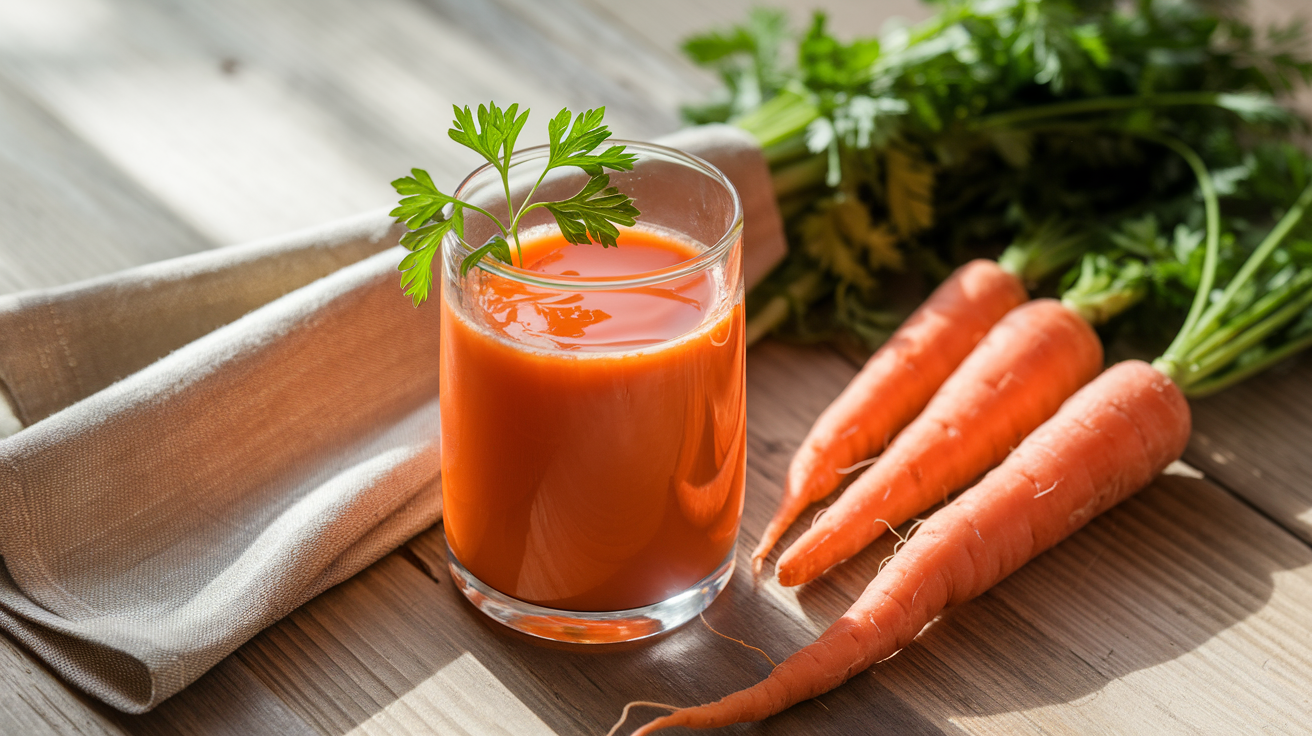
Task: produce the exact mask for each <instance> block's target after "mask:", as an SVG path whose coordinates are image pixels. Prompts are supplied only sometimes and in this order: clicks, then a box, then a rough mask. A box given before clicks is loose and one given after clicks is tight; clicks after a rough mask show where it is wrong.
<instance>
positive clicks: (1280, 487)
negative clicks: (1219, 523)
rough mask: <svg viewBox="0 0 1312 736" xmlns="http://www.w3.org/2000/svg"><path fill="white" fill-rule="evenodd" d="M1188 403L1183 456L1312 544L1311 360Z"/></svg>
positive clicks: (1296, 362)
mask: <svg viewBox="0 0 1312 736" xmlns="http://www.w3.org/2000/svg"><path fill="white" fill-rule="evenodd" d="M1190 405H1191V406H1192V407H1193V410H1194V433H1193V437H1192V439H1191V440H1190V442H1189V449H1188V451H1186V453H1185V459H1186V460H1188V461H1189V463H1190V464H1191V465H1194V466H1195V467H1198V468H1199V469H1201V470H1203V471H1204V472H1206V473H1207V475H1208V476H1209V477H1212V478H1215V479H1216V480H1217V481H1218V482H1219V483H1221V484H1222V485H1224V486H1225V487H1226V488H1229V489H1230V490H1232V491H1234V492H1235V493H1237V494H1239V495H1240V496H1242V497H1243V498H1244V499H1245V500H1246V501H1248V502H1249V503H1251V504H1253V505H1254V506H1255V507H1257V508H1258V509H1260V510H1261V511H1262V512H1263V513H1265V514H1266V515H1268V516H1269V517H1271V519H1272V520H1274V521H1275V522H1276V523H1278V524H1280V525H1281V526H1283V527H1284V528H1285V529H1288V530H1289V531H1291V532H1293V533H1294V534H1296V535H1298V536H1299V537H1301V538H1302V539H1303V540H1304V541H1305V542H1308V543H1309V544H1312V360H1310V359H1309V357H1308V356H1306V355H1304V356H1301V357H1300V358H1298V359H1297V360H1294V361H1290V362H1288V363H1286V364H1285V365H1281V366H1277V367H1276V368H1273V369H1272V370H1269V371H1267V372H1266V373H1264V374H1263V375H1260V376H1256V377H1254V378H1253V379H1251V380H1249V381H1247V382H1245V383H1243V384H1240V385H1239V386H1235V387H1234V388H1231V389H1228V390H1226V391H1224V392H1222V393H1220V394H1217V395H1215V396H1211V397H1208V398H1206V399H1201V400H1197V401H1193V402H1190Z"/></svg>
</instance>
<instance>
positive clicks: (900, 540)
mask: <svg viewBox="0 0 1312 736" xmlns="http://www.w3.org/2000/svg"><path fill="white" fill-rule="evenodd" d="M875 521H884V520H883V519H875ZM926 521H928V519H916V520H915V521H914V522H912V523H911V526H909V527H907V533H906V534H902V533H900V532H898V530H897V529H894V528H893V525H892V524H889V523H888V522H887V521H884V526H887V527H888V530H889V531H890V532H893V533H894V534H896V535H897V544H894V545H893V552H892V554H890V555H889V556H888V557H885V558H884V559H882V560H880V562H879V569H878V570H876V571H875V574H876V575H878V574H879V573H881V572H883V571H884V565H887V564H888V563H889V562H891V561H892V560H893V558H894V557H897V553H898V552H900V551H901V550H902V547H903V545H905V544H906V543H907V540H908V539H911V535H912V534H915V533H916V530H917V529H919V528H920V525H921V524H924V523H925V522H926Z"/></svg>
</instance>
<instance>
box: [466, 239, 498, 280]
mask: <svg viewBox="0 0 1312 736" xmlns="http://www.w3.org/2000/svg"><path fill="white" fill-rule="evenodd" d="M486 255H490V256H492V257H493V258H495V259H497V260H498V261H501V262H502V263H510V243H507V242H506V239H505V238H504V237H502V236H500V235H493V236H492V239H491V240H489V241H487V243H485V244H483V246H482V247H481V248H478V249H477V250H475V251H474V252H473V253H470V254H469V255H467V256H465V260H463V261H461V262H460V275H461V276H465V275H467V274H468V273H469V271H470V269H472V268H473V267H474V266H477V265H478V262H479V261H481V260H483V256H486Z"/></svg>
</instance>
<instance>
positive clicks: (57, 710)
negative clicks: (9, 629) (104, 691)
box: [0, 634, 123, 736]
mask: <svg viewBox="0 0 1312 736" xmlns="http://www.w3.org/2000/svg"><path fill="white" fill-rule="evenodd" d="M121 733H123V730H122V729H120V728H118V727H117V726H116V725H115V723H114V721H113V719H112V718H108V717H106V716H105V715H103V714H101V713H100V712H99V711H97V710H95V709H93V708H91V707H89V706H88V700H87V699H86V698H85V697H83V696H82V695H80V694H77V693H74V692H73V691H72V690H69V688H68V686H67V685H65V684H64V683H63V682H61V681H60V680H59V679H57V678H56V677H55V676H54V675H53V674H51V673H50V671H49V670H47V669H46V668H45V666H44V665H42V664H40V663H38V662H37V661H36V660H35V658H33V657H32V656H31V655H30V654H28V653H27V651H26V650H24V649H23V648H22V647H20V646H19V645H18V644H17V643H15V642H14V640H13V639H11V638H10V637H9V635H8V634H0V734H15V736H16V735H17V734H23V735H24V736H44V735H45V734H86V735H87V736H101V735H102V734H115V735H116V734H121Z"/></svg>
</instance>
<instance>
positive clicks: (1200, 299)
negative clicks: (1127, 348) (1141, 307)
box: [1136, 133, 1221, 379]
mask: <svg viewBox="0 0 1312 736" xmlns="http://www.w3.org/2000/svg"><path fill="white" fill-rule="evenodd" d="M1136 135H1139V136H1140V137H1143V138H1145V139H1147V140H1152V141H1156V142H1158V143H1161V144H1162V145H1164V146H1166V147H1168V148H1170V149H1171V150H1173V151H1175V152H1176V153H1178V154H1180V157H1181V158H1183V159H1184V160H1185V162H1186V163H1188V164H1189V168H1191V169H1193V171H1194V176H1195V177H1197V178H1198V188H1199V189H1200V190H1201V191H1202V194H1203V207H1204V209H1205V210H1206V212H1207V249H1206V252H1205V256H1204V259H1203V276H1202V279H1201V280H1200V281H1199V283H1198V290H1197V291H1196V292H1194V301H1193V304H1191V305H1190V306H1189V314H1188V316H1187V317H1185V320H1184V326H1183V327H1181V328H1180V332H1179V333H1177V334H1176V336H1175V339H1174V340H1172V341H1171V344H1170V346H1169V347H1167V348H1166V352H1165V353H1162V357H1161V358H1159V359H1158V360H1157V361H1155V362H1154V363H1153V365H1159V364H1160V366H1171V368H1170V369H1169V370H1166V371H1164V372H1165V373H1166V374H1167V375H1168V376H1170V377H1171V378H1173V379H1174V378H1177V377H1178V376H1179V372H1180V369H1179V364H1180V363H1181V362H1182V361H1183V359H1184V355H1185V353H1187V352H1188V346H1189V344H1190V343H1191V341H1192V340H1193V329H1194V325H1196V324H1197V323H1198V320H1199V319H1200V318H1201V317H1202V314H1203V309H1204V308H1206V306H1207V301H1208V299H1209V298H1210V297H1211V294H1212V284H1213V283H1215V282H1216V262H1217V260H1218V257H1219V251H1220V247H1221V246H1220V241H1221V209H1220V205H1219V204H1218V202H1217V197H1216V186H1215V185H1214V184H1213V182H1212V175H1211V174H1210V173H1208V171H1207V165H1206V164H1204V163H1203V160H1202V159H1201V158H1199V157H1198V154H1197V153H1194V150H1193V149H1192V148H1190V147H1189V146H1187V145H1185V144H1184V143H1183V142H1182V141H1179V140H1177V139H1175V138H1170V137H1168V136H1158V135H1153V134H1148V133H1137V134H1136Z"/></svg>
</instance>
